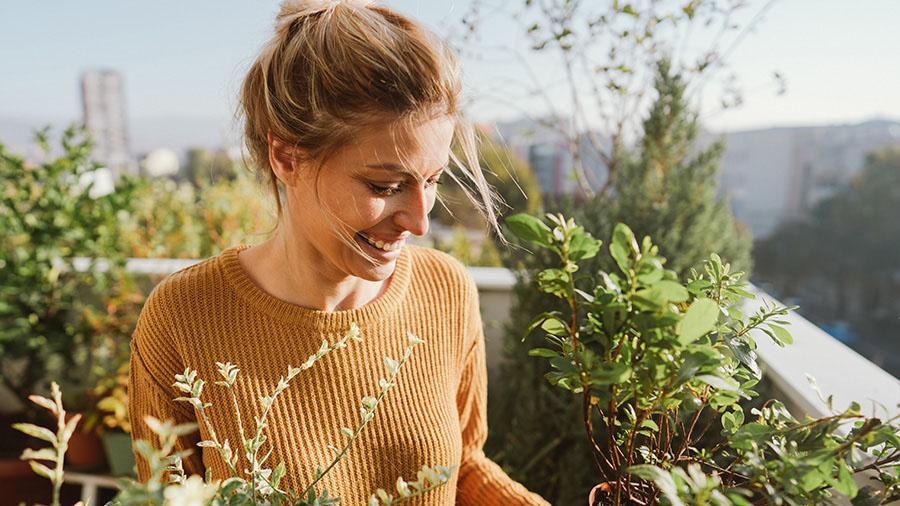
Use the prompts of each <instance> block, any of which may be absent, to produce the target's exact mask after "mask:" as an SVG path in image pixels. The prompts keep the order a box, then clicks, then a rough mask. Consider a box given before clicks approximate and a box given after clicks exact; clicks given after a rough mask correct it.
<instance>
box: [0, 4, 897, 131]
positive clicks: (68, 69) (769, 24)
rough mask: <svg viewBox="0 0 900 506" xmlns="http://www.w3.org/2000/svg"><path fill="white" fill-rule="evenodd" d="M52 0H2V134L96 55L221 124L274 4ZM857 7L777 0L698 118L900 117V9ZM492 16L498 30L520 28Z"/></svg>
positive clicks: (131, 99)
mask: <svg viewBox="0 0 900 506" xmlns="http://www.w3.org/2000/svg"><path fill="white" fill-rule="evenodd" d="M763 3H764V2H759V3H758V5H754V7H753V8H758V7H759V6H761V5H762V4H763ZM50 4H51V5H50V9H47V8H46V7H47V5H46V4H31V3H21V4H7V5H4V6H3V7H0V57H2V59H3V61H5V62H6V63H7V67H6V68H7V72H9V74H7V75H10V76H12V79H9V78H6V79H2V80H0V97H3V98H2V99H0V135H3V134H4V133H5V132H4V123H8V122H9V121H11V120H18V121H23V120H24V121H34V122H38V123H52V124H54V125H55V126H62V123H66V122H69V121H75V120H81V114H80V96H79V90H78V82H79V79H80V76H81V75H82V74H83V72H85V71H88V70H95V69H110V70H115V71H117V72H119V73H120V74H121V75H122V77H123V81H124V88H125V101H126V109H127V115H128V117H129V118H130V120H131V121H134V122H148V121H152V120H154V119H156V120H159V119H164V118H174V119H183V120H195V121H203V120H208V121H218V122H220V123H221V124H222V125H223V126H224V127H225V128H227V127H228V125H229V121H230V120H231V116H232V114H233V109H234V104H235V100H236V99H235V97H236V90H237V87H238V85H239V83H240V79H241V77H242V76H243V73H244V70H245V69H246V67H247V66H248V65H249V63H250V61H251V60H252V58H253V57H254V55H255V54H256V52H257V51H258V49H259V47H260V46H261V45H262V44H263V43H264V42H265V40H266V39H267V38H268V37H269V35H270V33H271V27H272V20H273V19H274V15H275V13H276V12H277V9H278V2H277V1H274V0H267V1H266V2H263V3H253V4H252V5H251V4H250V3H249V2H238V1H235V0H229V1H224V2H217V3H216V4H212V3H211V2H190V3H181V2H174V1H171V0H167V1H162V2H158V3H156V4H154V7H153V9H150V10H145V11H135V10H134V8H133V7H131V6H129V5H125V4H120V3H116V2H111V1H98V2H92V3H91V4H77V5H76V4H69V3H65V2H50ZM387 4H388V5H390V6H392V7H394V8H396V9H398V10H400V11H401V12H404V13H407V14H410V15H412V16H414V17H417V18H418V19H421V20H422V21H423V22H424V23H426V24H427V25H429V26H431V27H432V28H433V29H435V31H437V32H438V33H439V34H441V35H445V36H447V35H449V36H452V35H453V34H454V31H458V30H459V29H461V23H460V18H461V17H462V15H463V13H464V12H465V11H466V9H467V7H468V0H465V1H459V2H449V3H434V2H428V3H426V2H424V0H401V1H394V2H387ZM506 5H512V6H513V7H514V6H515V5H517V4H515V3H512V4H509V3H508V2H507V4H506ZM865 7H866V9H865V10H863V9H856V10H854V11H851V12H848V7H847V6H846V2H837V1H833V0H829V1H821V2H811V1H809V0H780V1H777V2H775V3H774V4H773V6H772V7H771V8H770V9H768V11H767V12H766V14H765V16H764V19H763V20H762V21H761V22H760V24H759V25H758V26H757V27H756V28H755V29H754V30H753V31H752V32H751V33H749V34H748V35H747V37H745V39H744V40H743V42H742V43H741V44H740V45H739V46H738V47H737V49H736V50H735V51H734V52H733V53H732V54H731V57H730V61H731V63H732V70H733V71H734V72H735V73H736V74H737V75H738V79H739V82H740V83H741V84H742V85H743V87H744V90H745V92H744V94H745V98H744V105H743V106H741V107H739V108H737V109H735V110H733V111H725V112H713V113H707V112H705V113H704V114H703V115H702V116H701V119H702V120H703V123H704V126H705V127H706V128H708V129H711V130H717V131H721V130H730V131H736V130H747V129H756V128H764V127H768V126H789V125H793V126H796V125H814V124H815V125H821V124H842V123H858V122H862V121H865V120H868V119H873V118H888V119H896V118H900V96H898V94H897V92H896V90H898V89H900V67H898V66H897V65H893V64H892V60H893V59H895V57H893V56H892V55H891V53H892V52H893V50H894V48H896V47H900V31H897V30H892V29H891V28H890V23H891V20H892V19H898V18H900V2H896V1H895V0H872V1H871V2H867V3H866V5H865ZM213 8H215V11H212V9H213ZM48 13H49V14H48ZM222 13H228V15H222ZM892 13H894V14H892ZM38 27H39V28H38ZM489 28H490V29H491V30H493V32H494V33H491V35H492V36H496V37H499V38H500V39H501V40H502V39H503V37H507V36H513V35H515V32H514V31H515V30H516V28H515V27H514V26H511V25H509V26H507V25H500V24H497V25H491V26H490V27H489ZM482 29H484V27H482ZM463 66H464V69H465V71H466V76H467V84H468V87H469V89H470V90H471V91H472V93H473V94H474V95H475V97H482V98H479V100H480V101H477V102H476V103H477V104H478V107H477V110H476V111H474V113H473V114H472V116H473V117H474V118H475V119H477V120H487V119H509V118H510V117H512V116H511V115H510V113H509V112H508V111H507V112H504V111H503V110H502V109H500V108H499V107H493V106H492V104H491V103H490V101H489V97H490V94H491V89H490V86H489V85H487V84H486V83H489V82H492V80H495V77H494V76H493V75H492V72H506V73H512V72H513V70H511V69H510V68H509V67H504V66H503V65H502V64H499V63H498V62H497V61H496V60H495V59H492V58H491V57H490V56H489V57H488V58H482V59H480V60H477V59H471V58H466V57H464V58H463ZM774 71H777V72H780V73H782V74H783V75H784V76H785V78H786V81H787V91H786V93H785V94H784V95H783V96H776V93H775V91H776V84H775V83H774V80H773V78H772V73H773V72H774ZM483 97H488V98H483ZM534 110H535V111H536V112H537V113H538V114H540V111H539V110H538V108H537V107H535V108H534ZM136 135H137V134H136Z"/></svg>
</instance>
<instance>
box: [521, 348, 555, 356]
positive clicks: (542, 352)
mask: <svg viewBox="0 0 900 506" xmlns="http://www.w3.org/2000/svg"><path fill="white" fill-rule="evenodd" d="M528 356H530V357H547V358H553V357H559V356H560V354H559V352H558V351H553V350H548V349H547V348H534V349H532V350H530V351H529V352H528Z"/></svg>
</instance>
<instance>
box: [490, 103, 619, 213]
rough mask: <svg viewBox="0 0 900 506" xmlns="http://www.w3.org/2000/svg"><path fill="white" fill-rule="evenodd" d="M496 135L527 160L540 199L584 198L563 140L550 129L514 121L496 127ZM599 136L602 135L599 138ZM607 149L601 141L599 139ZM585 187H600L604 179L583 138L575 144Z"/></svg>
mask: <svg viewBox="0 0 900 506" xmlns="http://www.w3.org/2000/svg"><path fill="white" fill-rule="evenodd" d="M496 136H497V137H499V140H500V141H501V142H503V143H505V144H507V145H508V146H509V147H510V148H511V149H512V150H513V152H514V153H516V155H518V156H520V157H521V158H524V159H526V160H528V163H529V165H530V166H531V171H532V172H533V173H534V175H535V177H536V178H537V180H538V184H539V185H540V187H541V194H543V195H544V197H559V196H562V195H576V196H582V197H583V196H584V195H583V193H582V192H581V188H580V185H579V182H578V178H577V177H576V174H575V161H574V157H573V156H572V151H571V149H570V147H569V143H568V142H567V141H566V139H565V137H564V136H563V135H562V134H561V133H560V132H558V131H556V130H554V129H553V128H551V127H548V126H545V125H542V124H540V123H539V122H536V121H532V120H525V119H523V120H517V121H511V122H505V123H498V124H497V125H496ZM601 137H602V136H601ZM601 142H604V143H605V145H604V146H603V149H609V146H608V145H606V144H608V142H607V141H606V139H605V138H603V139H601ZM578 154H579V157H580V159H581V162H582V164H583V165H584V169H585V175H586V177H587V179H588V181H587V182H588V184H590V185H591V187H593V188H594V189H597V188H600V186H602V185H603V183H604V182H606V178H607V168H606V165H605V164H604V163H603V161H602V160H601V157H600V155H599V154H598V153H597V150H596V149H594V147H593V146H592V145H591V143H590V142H589V141H588V139H587V138H586V137H582V139H581V140H580V142H579V143H578Z"/></svg>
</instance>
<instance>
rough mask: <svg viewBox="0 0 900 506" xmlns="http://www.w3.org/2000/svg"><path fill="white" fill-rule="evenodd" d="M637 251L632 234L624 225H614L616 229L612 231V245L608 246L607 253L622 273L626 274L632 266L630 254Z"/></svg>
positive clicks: (635, 241)
mask: <svg viewBox="0 0 900 506" xmlns="http://www.w3.org/2000/svg"><path fill="white" fill-rule="evenodd" d="M638 251H639V249H638V244H637V240H636V239H635V238H634V232H632V231H631V229H630V228H628V226H627V225H625V224H624V223H618V224H616V228H615V230H613V236H612V243H611V244H610V245H609V253H610V255H612V257H613V260H615V261H616V265H618V266H619V269H621V270H622V272H623V273H626V274H627V273H628V271H629V270H631V267H632V265H633V262H632V260H631V252H634V253H637V252H638Z"/></svg>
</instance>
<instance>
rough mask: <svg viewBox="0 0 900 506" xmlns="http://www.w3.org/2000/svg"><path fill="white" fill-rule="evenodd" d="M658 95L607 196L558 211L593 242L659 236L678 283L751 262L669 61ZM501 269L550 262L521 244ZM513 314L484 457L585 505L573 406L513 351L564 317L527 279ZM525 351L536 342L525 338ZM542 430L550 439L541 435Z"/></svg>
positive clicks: (555, 495)
mask: <svg viewBox="0 0 900 506" xmlns="http://www.w3.org/2000/svg"><path fill="white" fill-rule="evenodd" d="M655 86H656V92H657V97H656V100H655V101H654V103H653V105H652V107H651V108H650V112H649V114H648V117H647V118H646V119H645V121H644V136H643V137H642V139H641V141H640V143H639V144H638V145H637V146H636V147H635V148H634V149H633V150H626V149H624V148H622V149H620V150H619V152H618V158H619V166H620V167H621V168H622V171H621V172H620V173H619V177H618V179H617V180H616V181H615V184H614V186H613V187H612V190H611V191H610V193H609V195H598V196H595V197H594V198H593V199H590V200H589V201H588V202H586V203H585V204H584V205H583V206H582V207H580V208H575V207H574V206H571V205H566V204H563V205H562V206H560V207H558V208H556V210H560V209H561V210H562V212H563V213H569V214H574V215H576V216H577V217H578V218H577V219H578V220H579V221H580V223H582V225H583V226H584V228H585V230H587V231H589V232H590V233H591V234H592V235H593V236H595V237H609V236H610V235H612V230H613V226H614V225H615V223H617V222H628V223H631V224H632V225H633V229H634V230H635V233H636V234H638V235H639V236H645V235H649V236H651V237H658V238H659V239H658V244H659V248H660V251H661V252H662V254H664V255H666V256H667V257H668V258H669V264H668V268H669V269H671V270H673V271H675V273H676V275H677V276H678V278H679V279H685V278H686V277H687V276H688V275H689V273H690V269H691V268H692V267H696V268H698V269H699V268H702V266H703V261H704V260H705V259H708V258H709V255H710V253H712V252H714V251H718V252H720V254H721V256H722V257H723V258H725V259H727V261H728V262H730V263H731V264H732V265H734V266H735V267H736V268H737V269H741V270H747V269H749V264H750V254H749V252H750V236H749V234H748V233H746V232H745V231H743V230H741V229H740V228H739V227H738V226H737V225H736V224H735V222H734V219H733V218H732V215H731V211H730V209H729V207H728V204H727V202H725V201H724V200H719V199H717V197H716V187H717V177H716V176H717V172H718V168H719V164H720V161H721V157H722V154H723V151H724V146H723V144H722V142H721V141H719V142H716V143H714V144H713V145H711V146H709V147H707V148H701V147H699V146H698V134H699V125H698V122H697V118H696V114H695V113H694V112H692V111H691V110H690V109H689V107H688V104H687V101H686V99H685V97H684V90H685V84H684V82H683V81H682V80H681V79H680V78H679V77H678V76H677V75H673V73H672V71H671V68H670V66H669V65H668V63H667V62H665V61H663V62H660V63H659V64H658V66H657V77H656V82H655ZM522 245H523V247H524V248H527V249H525V250H522V251H525V252H526V253H522V252H519V253H513V255H512V258H511V259H510V262H509V266H510V267H512V268H515V269H517V270H519V271H520V272H522V271H525V272H528V273H529V274H530V275H533V274H534V273H536V272H539V271H540V270H543V269H546V268H549V267H551V266H553V265H554V264H555V263H556V261H557V259H556V258H555V257H554V256H553V255H552V254H550V253H549V252H548V251H546V250H540V249H539V250H536V251H533V250H534V247H533V246H530V245H527V244H524V243H522ZM582 264H583V265H582V272H587V273H596V272H598V271H600V270H603V271H607V272H611V271H613V270H614V269H615V268H616V265H615V263H614V261H613V260H612V258H610V257H609V256H607V255H597V256H595V257H591V258H586V259H584V260H583V262H582ZM514 297H515V299H516V302H515V303H514V307H515V308H516V309H515V311H513V312H512V314H511V315H510V327H509V330H508V331H507V332H506V336H505V344H504V353H505V354H504V357H505V361H504V365H503V366H502V367H503V371H504V372H503V377H504V382H503V383H502V384H500V385H497V386H495V387H493V390H492V397H491V401H490V402H489V404H488V405H489V408H490V410H491V422H492V423H493V425H492V427H493V428H494V430H495V432H494V434H496V435H492V436H491V438H490V439H489V441H488V445H487V447H486V448H487V451H488V452H490V454H491V456H492V457H494V458H495V459H496V460H497V461H498V462H500V463H501V465H503V466H505V467H506V469H507V471H508V472H509V473H510V475H511V476H513V477H514V478H516V479H518V480H520V481H522V482H523V483H524V484H526V485H527V486H528V487H529V488H531V489H532V490H535V491H537V492H538V493H541V494H542V495H544V497H546V498H547V499H548V500H550V501H551V502H552V503H554V504H557V503H558V504H573V503H575V502H581V501H583V497H582V496H581V495H579V494H580V493H581V492H580V491H581V490H583V489H584V487H585V486H587V485H588V484H589V483H590V481H591V479H592V471H591V469H592V466H593V464H592V460H591V454H590V449H589V447H588V446H587V445H586V444H585V442H584V432H583V430H579V429H578V427H575V426H573V425H572V424H571V423H570V420H571V417H572V414H573V413H578V412H580V409H581V407H580V404H579V403H578V402H577V401H576V400H574V399H572V398H571V397H569V396H565V395H563V394H562V392H560V391H559V390H558V389H555V388H553V387H552V386H550V385H549V384H547V382H546V381H545V380H544V378H543V376H544V374H545V373H547V372H548V370H547V366H546V364H544V363H541V362H537V361H534V360H533V359H530V358H529V357H527V356H525V355H524V354H522V352H521V347H522V344H521V340H522V338H523V337H522V333H523V329H525V328H527V327H528V324H529V323H530V320H531V317H532V316H533V315H535V314H538V313H541V312H545V311H554V310H556V311H565V310H566V306H565V305H564V304H563V303H562V301H560V300H558V299H555V298H554V297H551V296H548V295H547V294H546V293H542V292H541V291H540V290H538V288H537V287H536V286H534V284H533V283H530V282H529V276H525V277H524V278H522V279H520V280H519V283H518V284H517V286H516V288H515V293H514ZM526 343H527V344H528V345H530V346H531V347H537V346H539V344H540V337H539V336H530V337H528V338H526ZM547 434H553V437H552V438H548V437H547V436H546V435H547Z"/></svg>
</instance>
